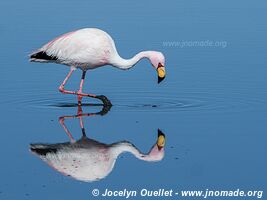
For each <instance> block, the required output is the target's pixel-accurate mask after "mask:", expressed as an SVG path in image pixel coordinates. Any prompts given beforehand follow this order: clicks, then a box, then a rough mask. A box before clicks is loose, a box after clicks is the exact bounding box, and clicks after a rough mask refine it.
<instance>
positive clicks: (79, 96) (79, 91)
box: [58, 69, 112, 106]
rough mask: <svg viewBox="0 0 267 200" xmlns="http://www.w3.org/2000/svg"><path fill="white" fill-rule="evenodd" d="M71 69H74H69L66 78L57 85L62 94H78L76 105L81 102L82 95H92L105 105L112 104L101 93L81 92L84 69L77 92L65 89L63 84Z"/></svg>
mask: <svg viewBox="0 0 267 200" xmlns="http://www.w3.org/2000/svg"><path fill="white" fill-rule="evenodd" d="M73 71H74V69H71V70H70V72H69V73H68V75H67V76H66V78H65V79H64V81H63V82H62V84H61V85H60V86H59V88H58V89H59V91H60V92H62V93H64V94H76V95H78V105H81V104H82V97H92V98H96V99H100V100H102V101H103V103H104V105H107V106H111V105H112V104H111V102H110V101H109V100H108V99H107V98H106V97H105V96H103V95H100V96H97V95H94V94H86V93H83V92H82V89H83V84H84V79H85V74H86V71H83V73H82V79H81V82H80V88H79V90H78V91H77V92H75V91H69V90H65V89H64V86H65V85H66V83H67V81H68V80H69V78H70V76H71V75H72V73H73Z"/></svg>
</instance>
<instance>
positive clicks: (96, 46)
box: [30, 28, 165, 105]
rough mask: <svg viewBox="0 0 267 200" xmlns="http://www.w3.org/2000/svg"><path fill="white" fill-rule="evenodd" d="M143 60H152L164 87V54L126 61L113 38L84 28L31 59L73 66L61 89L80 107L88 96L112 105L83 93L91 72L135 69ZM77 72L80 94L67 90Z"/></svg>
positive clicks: (149, 53)
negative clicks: (108, 67)
mask: <svg viewBox="0 0 267 200" xmlns="http://www.w3.org/2000/svg"><path fill="white" fill-rule="evenodd" d="M142 58H148V59H149V61H150V62H151V64H152V66H153V67H154V68H155V70H157V73H158V83H160V82H161V81H162V80H163V79H164V78H165V67H164V66H165V58H164V56H163V54H162V53H161V52H157V51H142V52H140V53H138V54H136V55H135V56H134V57H132V58H131V59H123V58H121V57H120V56H119V54H118V53H117V50H116V47H115V43H114V41H113V39H112V38H111V36H110V35H109V34H108V33H106V32H104V31H102V30H100V29H97V28H84V29H80V30H77V31H73V32H69V33H66V34H64V35H61V36H59V37H57V38H55V39H54V40H52V41H50V42H48V43H47V44H45V45H44V46H43V47H41V48H40V49H38V50H37V51H35V52H33V53H32V54H31V55H30V61H34V62H54V63H59V64H64V65H67V66H70V72H69V73H68V75H67V76H66V78H65V80H64V81H63V82H62V84H61V85H60V87H59V91H60V92H62V93H64V94H75V95H77V96H78V104H79V105H81V100H82V97H84V96H86V97H93V98H97V99H100V100H102V101H103V103H104V104H106V105H111V103H110V101H109V100H108V99H107V98H106V97H105V96H103V95H94V94H86V93H83V91H82V88H83V84H84V78H85V74H86V71H87V70H88V69H95V68H98V67H101V66H104V65H112V66H114V67H117V68H119V69H123V70H126V69H130V68H131V67H133V66H134V65H135V64H136V63H137V62H138V61H139V60H140V59H142ZM77 68H79V69H81V70H82V79H81V82H80V88H79V90H78V91H77V92H76V91H69V90H65V89H64V86H65V84H66V82H67V81H68V79H69V78H70V76H71V74H72V73H73V71H74V70H75V69H77Z"/></svg>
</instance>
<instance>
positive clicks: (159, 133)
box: [158, 129, 165, 137]
mask: <svg viewBox="0 0 267 200" xmlns="http://www.w3.org/2000/svg"><path fill="white" fill-rule="evenodd" d="M161 135H162V136H163V137H165V134H164V133H163V132H162V131H161V130H160V129H158V137H159V136H161Z"/></svg>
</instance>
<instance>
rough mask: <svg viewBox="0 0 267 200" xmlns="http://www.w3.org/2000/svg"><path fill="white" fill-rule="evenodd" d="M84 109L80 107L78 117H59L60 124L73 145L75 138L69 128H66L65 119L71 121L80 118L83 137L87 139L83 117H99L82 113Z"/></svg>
mask: <svg viewBox="0 0 267 200" xmlns="http://www.w3.org/2000/svg"><path fill="white" fill-rule="evenodd" d="M82 112H83V111H82V107H81V106H79V105H78V111H77V115H65V116H62V117H59V123H60V124H61V126H62V127H63V129H64V131H65V132H66V133H67V135H68V137H69V138H70V141H71V142H72V143H73V142H75V139H74V137H73V136H72V134H71V133H70V131H69V130H68V128H67V127H66V125H65V123H64V121H65V119H69V118H72V119H73V118H79V120H80V127H81V129H82V135H83V137H86V134H85V128H84V124H83V119H82V117H84V116H85V117H89V116H95V115H97V114H96V113H82Z"/></svg>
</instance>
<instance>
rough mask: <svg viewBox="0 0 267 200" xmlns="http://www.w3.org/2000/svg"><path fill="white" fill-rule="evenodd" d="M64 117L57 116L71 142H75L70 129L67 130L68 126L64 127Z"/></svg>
mask: <svg viewBox="0 0 267 200" xmlns="http://www.w3.org/2000/svg"><path fill="white" fill-rule="evenodd" d="M64 120H65V117H60V118H59V123H60V124H61V126H62V127H63V129H64V131H65V132H66V133H67V135H68V136H69V138H70V141H71V142H72V143H74V142H75V139H74V138H73V136H72V135H71V133H70V131H69V130H68V128H67V127H66V125H65V123H64Z"/></svg>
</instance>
